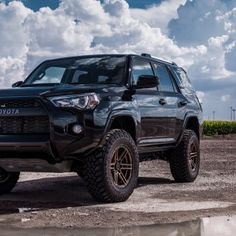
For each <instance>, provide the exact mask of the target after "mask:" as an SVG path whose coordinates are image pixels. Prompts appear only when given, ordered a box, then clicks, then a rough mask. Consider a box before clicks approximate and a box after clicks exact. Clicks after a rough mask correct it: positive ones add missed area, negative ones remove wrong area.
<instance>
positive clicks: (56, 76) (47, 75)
mask: <svg viewBox="0 0 236 236" xmlns="http://www.w3.org/2000/svg"><path fill="white" fill-rule="evenodd" d="M64 73H65V68H61V67H49V68H47V69H46V70H45V71H42V73H41V74H39V75H38V77H37V78H35V79H34V80H33V81H32V84H39V83H44V84H57V83H60V82H61V80H62V77H63V75H64Z"/></svg>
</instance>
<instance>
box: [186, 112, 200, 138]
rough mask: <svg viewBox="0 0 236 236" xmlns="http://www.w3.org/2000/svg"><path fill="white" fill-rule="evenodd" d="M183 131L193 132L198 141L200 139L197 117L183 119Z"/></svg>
mask: <svg viewBox="0 0 236 236" xmlns="http://www.w3.org/2000/svg"><path fill="white" fill-rule="evenodd" d="M184 129H190V130H192V131H194V132H195V134H196V135H197V137H198V140H200V138H201V125H200V123H199V119H198V117H197V116H188V117H187V118H186V119H185V123H184V127H183V130H184Z"/></svg>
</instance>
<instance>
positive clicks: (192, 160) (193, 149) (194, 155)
mask: <svg viewBox="0 0 236 236" xmlns="http://www.w3.org/2000/svg"><path fill="white" fill-rule="evenodd" d="M197 162H198V148H197V145H196V143H194V142H193V143H191V145H190V153H189V166H190V168H191V169H192V171H195V170H196V168H197Z"/></svg>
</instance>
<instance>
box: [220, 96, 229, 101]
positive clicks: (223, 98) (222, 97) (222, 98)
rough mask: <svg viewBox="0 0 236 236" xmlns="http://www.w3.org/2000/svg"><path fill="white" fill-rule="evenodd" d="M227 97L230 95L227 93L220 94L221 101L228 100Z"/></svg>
mask: <svg viewBox="0 0 236 236" xmlns="http://www.w3.org/2000/svg"><path fill="white" fill-rule="evenodd" d="M229 99H230V95H229V94H226V95H222V96H221V101H222V102H227V101H229Z"/></svg>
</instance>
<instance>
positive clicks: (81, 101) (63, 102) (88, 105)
mask: <svg viewBox="0 0 236 236" xmlns="http://www.w3.org/2000/svg"><path fill="white" fill-rule="evenodd" d="M49 100H50V101H51V102H52V103H53V104H54V105H55V106H56V107H74V108H78V109H80V110H86V109H94V108H95V107H96V106H97V105H98V104H99V102H100V100H99V98H98V96H97V95H96V94H95V93H88V94H81V95H66V96H56V97H50V98H49Z"/></svg>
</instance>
